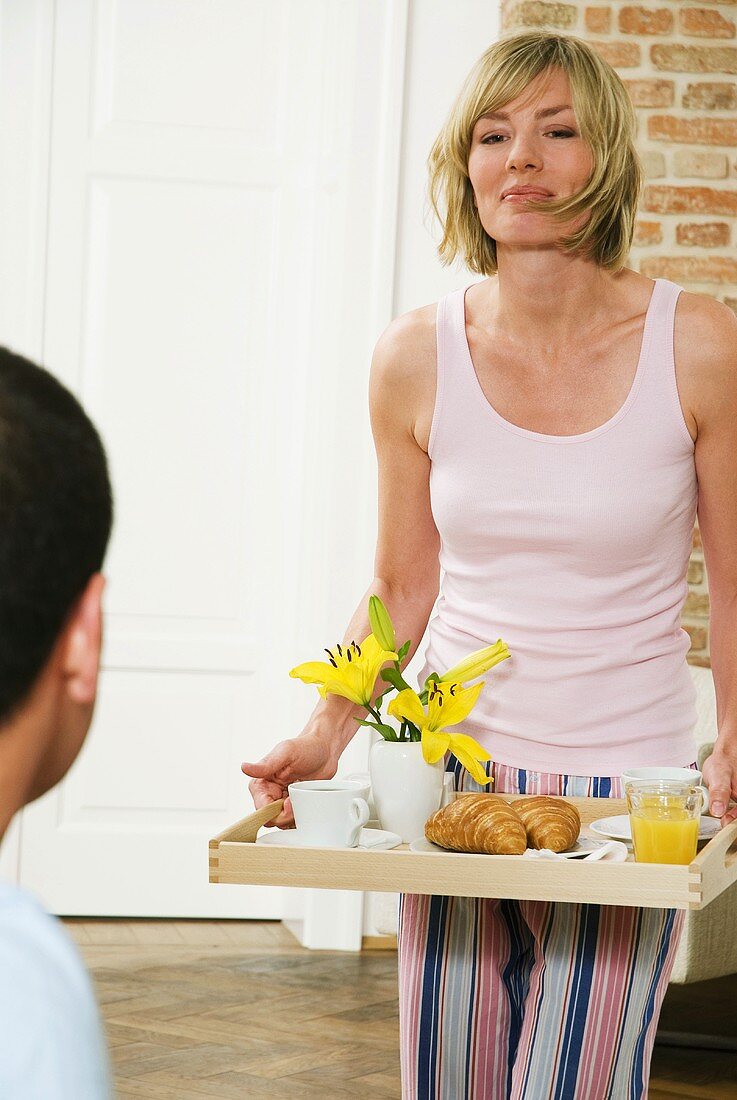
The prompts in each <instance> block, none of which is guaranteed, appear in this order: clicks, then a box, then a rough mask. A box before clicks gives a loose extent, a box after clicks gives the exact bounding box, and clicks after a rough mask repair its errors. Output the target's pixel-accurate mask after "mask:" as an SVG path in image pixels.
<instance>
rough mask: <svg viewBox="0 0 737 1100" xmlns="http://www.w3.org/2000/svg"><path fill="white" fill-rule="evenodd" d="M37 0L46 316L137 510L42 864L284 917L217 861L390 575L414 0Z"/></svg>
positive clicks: (73, 894)
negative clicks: (247, 772) (377, 526)
mask: <svg viewBox="0 0 737 1100" xmlns="http://www.w3.org/2000/svg"><path fill="white" fill-rule="evenodd" d="M29 8H30V6H29ZM34 10H35V11H41V19H42V22H43V19H44V18H46V19H47V22H48V33H49V34H50V36H51V49H50V51H49V52H50V53H52V54H53V70H51V69H47V70H43V72H44V73H45V74H46V77H47V78H48V79H49V81H51V79H52V78H51V76H50V75H49V74H50V72H51V71H53V84H52V85H51V86H50V87H49V93H50V96H51V99H50V103H51V111H50V120H49V123H48V131H49V138H50V141H49V146H48V148H49V150H50V152H49V160H48V196H47V197H48V207H47V209H48V215H47V217H48V224H47V234H46V239H45V259H46V265H45V282H44V288H43V294H42V297H41V301H42V309H41V310H40V316H39V324H40V325H41V329H42V331H41V332H39V333H36V331H35V330H34V339H36V337H38V341H37V343H38V347H39V348H40V354H41V355H42V357H43V360H44V362H45V363H46V365H47V366H48V367H49V369H51V370H53V371H54V372H55V373H57V374H58V375H59V376H60V377H61V378H62V380H63V381H64V382H65V383H66V384H67V385H69V386H70V387H71V388H72V389H74V390H75V391H76V392H77V393H79V395H80V396H81V398H82V400H83V401H84V403H85V405H86V406H87V408H88V409H89V411H90V413H91V415H92V416H93V418H94V420H95V421H96V423H97V424H98V425H99V427H100V429H101V432H102V435H103V438H104V441H105V443H106V446H107V448H108V453H109V455H110V459H111V469H112V476H113V483H114V486H115V495H116V521H115V531H114V537H113V541H112V545H111V549H110V553H109V557H108V561H107V567H106V573H107V575H108V577H109V588H108V591H107V596H106V613H107V615H106V622H107V634H106V642H105V651H104V662H103V673H102V677H101V689H100V698H99V704H98V710H97V713H96V717H95V720H94V724H93V728H92V730H91V733H90V736H89V738H88V742H87V745H86V747H85V749H84V750H83V753H82V755H81V756H80V759H79V761H78V763H77V765H75V767H74V769H73V770H72V772H71V773H70V775H69V777H68V778H67V780H66V781H65V782H64V783H63V784H62V786H61V788H59V789H58V790H57V791H55V792H52V793H50V794H49V795H47V796H46V797H45V798H44V799H42V800H40V801H39V802H38V803H36V804H34V805H33V806H31V807H29V808H28V809H27V810H26V811H24V814H23V818H22V823H21V840H20V859H19V866H20V880H21V882H22V883H23V884H24V885H26V886H28V887H30V888H32V889H34V890H35V891H37V892H38V893H39V894H40V895H41V896H42V897H43V899H44V900H45V901H46V903H47V905H48V906H49V907H50V908H51V909H52V910H53V911H55V912H57V913H67V914H71V913H86V914H100V915H104V914H115V915H152V916H167V915H170V916H174V915H178V916H229V915H230V916H234V915H239V916H248V917H280V916H283V915H285V914H287V915H288V913H289V911H290V910H289V905H290V903H289V898H288V897H285V891H281V890H269V889H265V888H261V887H254V888H252V889H248V888H244V887H226V886H217V887H215V886H209V885H208V884H207V840H208V838H209V837H210V836H211V835H214V834H215V833H216V832H219V831H220V830H221V829H223V828H224V827H225V826H226V825H228V824H230V823H232V822H234V821H236V820H238V819H239V818H240V817H243V816H244V815H245V814H246V813H248V812H250V810H251V802H250V797H249V795H248V791H247V781H246V779H245V777H244V776H242V775H241V772H240V762H241V760H243V759H248V758H249V757H250V758H258V757H259V756H261V755H262V754H263V752H264V751H265V750H266V749H267V748H268V747H269V746H270V745H271V744H273V743H274V742H275V741H277V740H279V739H281V738H282V737H286V736H290V735H291V734H293V733H295V732H297V730H298V729H299V728H300V727H301V725H302V724H303V722H304V720H305V718H306V716H307V714H308V713H309V711H310V710H311V709H312V706H313V705H314V698H313V695H312V693H311V692H309V690H308V689H307V688H306V687H305V686H304V685H301V684H296V683H295V682H294V681H291V680H289V679H288V677H287V672H288V669H289V668H290V667H291V666H292V665H294V664H296V663H297V662H299V661H301V660H305V659H308V658H310V657H311V656H313V655H316V654H318V653H319V652H321V650H322V647H323V646H324V645H325V644H328V642H329V641H330V640H332V639H334V638H335V637H340V635H341V633H342V630H343V627H344V624H345V622H346V621H347V619H348V616H349V614H350V612H351V611H352V609H353V606H354V605H355V602H356V600H357V598H358V596H359V595H360V592H361V591H362V590H363V588H362V586H363V585H365V578H366V577H369V576H370V575H371V574H370V569H371V561H372V555H373V546H372V539H371V537H370V535H371V529H372V523H373V510H374V503H373V472H372V465H373V461H372V453H371V443H370V434H369V429H368V418H367V413H366V385H367V372H368V363H369V359H370V354H371V349H372V346H373V343H374V342H375V340H376V337H377V335H378V333H379V332H380V331H381V329H382V327H383V326H384V325H385V324H386V323H387V322H388V320H389V318H390V316H391V306H392V285H393V257H394V236H393V234H394V224H395V217H394V215H395V204H396V192H397V179H398V172H397V154H398V148H399V143H398V132H399V125H400V120H401V106H402V104H401V94H400V93H401V86H402V83H401V73H402V64H403V53H402V44H403V40H402V33H403V24H402V21H403V19H404V17H405V14H406V9H405V5H403V4H393V3H391V2H390V0H386V2H385V3H378V2H374V0H349V2H346V0H307V2H305V0H186V2H185V0H118V2H114V0H97V2H96V3H94V2H93V0H60V2H58V3H57V4H56V5H55V9H54V6H53V5H50V4H45V5H41V7H39V5H38V4H36V5H34ZM40 79H41V80H43V79H44V77H43V74H42V76H41V78H40ZM375 242H376V243H375ZM287 306H288V309H287V308H286V307H287ZM31 313H32V311H31ZM0 335H2V334H0ZM19 350H25V349H24V348H22V347H21V348H19ZM30 350H31V351H33V350H35V349H33V348H31V349H30ZM326 639H327V641H326ZM365 746H366V740H364V739H363V734H361V735H359V737H358V738H357V739H356V741H355V743H354V745H353V746H351V750H350V754H349V756H350V759H349V761H348V763H349V766H350V767H357V766H361V765H362V764H363V762H364V755H365Z"/></svg>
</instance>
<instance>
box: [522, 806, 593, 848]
mask: <svg viewBox="0 0 737 1100" xmlns="http://www.w3.org/2000/svg"><path fill="white" fill-rule="evenodd" d="M513 806H514V809H515V810H516V811H517V813H518V814H519V816H520V818H521V819H522V822H523V824H524V826H525V829H526V830H527V843H528V845H529V846H530V848H549V849H550V850H551V851H552V852H565V851H566V850H567V849H568V848H571V847H573V845H574V844H575V843H576V841H577V840H578V834H579V833H580V832H581V818H580V816H579V813H578V810H577V809H576V807H575V806H573V805H571V803H570V802H566V801H565V799H563V798H550V797H548V796H547V795H536V796H533V797H530V798H515V800H514V803H513Z"/></svg>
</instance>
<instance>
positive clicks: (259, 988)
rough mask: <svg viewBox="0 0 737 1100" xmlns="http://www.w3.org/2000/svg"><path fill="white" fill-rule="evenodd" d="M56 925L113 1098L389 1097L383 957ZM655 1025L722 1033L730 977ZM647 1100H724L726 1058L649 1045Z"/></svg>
mask: <svg viewBox="0 0 737 1100" xmlns="http://www.w3.org/2000/svg"><path fill="white" fill-rule="evenodd" d="M65 923H66V924H67V927H68V928H69V930H70V932H71V933H72V935H73V936H74V937H75V939H76V940H77V942H78V943H79V945H80V948H81V951H82V954H83V956H84V958H85V961H86V962H87V965H88V967H89V969H90V971H91V973H92V977H93V979H94V982H95V986H96V989H97V995H98V999H99V1001H100V1005H101V1008H102V1013H103V1017H104V1021H105V1027H106V1030H107V1036H108V1042H109V1044H110V1048H111V1056H112V1061H113V1069H114V1074H115V1083H116V1095H117V1097H119V1098H128V1097H138V1098H144V1100H208V1098H212V1100H215V1098H217V1100H261V1098H264V1100H298V1098H300V1097H315V1098H318V1097H319V1098H320V1100H333V1098H334V1097H335V1098H336V1100H337V1098H341V1097H351V1100H384V1098H390V1100H400V1097H401V1090H400V1085H399V1055H398V1040H399V1028H398V1017H397V976H396V953H395V952H393V951H364V952H362V953H361V954H360V955H354V954H347V953H343V952H327V951H321V952H313V951H306V950H305V949H304V948H302V947H300V945H299V944H298V943H297V942H296V941H295V940H294V939H293V937H292V936H291V934H290V933H289V932H288V931H287V930H286V929H285V928H284V927H283V926H282V925H281V924H278V923H275V922H265V921H247V922H240V921H163V920H159V921H154V920H142V921H126V920H82V919H70V920H67V921H66V922H65ZM661 1028H662V1029H664V1030H667V1031H699V1032H701V1033H703V1034H718V1035H723V1036H730V1037H736V1036H737V978H728V979H721V980H719V981H714V982H704V983H703V984H700V985H691V986H671V987H670V989H669V991H668V994H667V997H666V1001H665V1005H664V1008H663V1013H662V1016H661ZM649 1097H650V1100H683V1098H689V1097H690V1098H693V1100H737V1054H735V1053H729V1052H723V1051H687V1050H681V1049H675V1048H669V1047H660V1046H656V1048H655V1053H654V1056H653V1063H652V1076H651V1083H650V1091H649ZM444 1100H461V1098H455V1097H454V1098H450V1097H448V1098H444Z"/></svg>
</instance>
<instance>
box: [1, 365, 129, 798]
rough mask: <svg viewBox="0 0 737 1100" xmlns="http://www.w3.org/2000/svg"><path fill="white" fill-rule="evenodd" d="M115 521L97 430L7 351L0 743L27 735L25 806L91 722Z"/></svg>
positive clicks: (58, 770)
mask: <svg viewBox="0 0 737 1100" xmlns="http://www.w3.org/2000/svg"><path fill="white" fill-rule="evenodd" d="M111 524H112V495H111V489H110V480H109V477H108V470H107V463H106V460H105V452H104V450H103V447H102V443H101V442H100V438H99V436H98V434H97V431H96V430H95V427H94V426H93V424H92V423H91V421H90V420H89V418H88V416H87V415H86V413H85V412H84V410H83V409H82V407H81V405H80V404H79V402H78V401H77V400H76V398H74V397H73V396H72V394H71V393H69V391H68V390H66V389H65V388H64V386H62V385H61V383H60V382H58V381H57V380H56V379H55V378H54V377H53V376H52V375H51V374H49V373H48V372H47V371H45V370H43V369H42V368H41V367H38V366H36V365H35V364H33V363H31V362H29V360H27V359H24V358H23V357H22V356H20V355H15V354H13V353H12V352H10V351H8V350H7V349H5V348H0V750H2V746H3V743H4V741H5V740H12V739H13V738H14V737H15V739H16V741H17V743H18V748H19V749H21V748H22V743H21V740H20V737H21V735H22V737H23V738H26V739H27V760H28V765H29V767H28V774H27V775H26V776H25V780H26V782H27V786H26V790H25V793H24V797H23V801H30V800H31V799H32V798H36V797H38V795H40V794H42V793H43V792H44V791H45V790H48V788H49V787H51V786H53V784H54V783H56V782H58V780H59V779H61V778H62V776H63V775H64V774H65V772H66V771H67V769H68V768H69V766H70V764H71V763H72V761H73V760H74V758H75V757H76V755H77V753H78V752H79V749H80V747H81V745H82V742H83V741H84V737H85V734H86V732H87V729H88V727H89V723H90V720H91V718H92V711H93V708H94V701H95V694H96V687H97V670H98V664H99V654H100V644H101V596H102V589H103V583H104V582H103V579H102V577H101V576H100V572H99V571H100V568H101V566H102V562H103V558H104V556H105V549H106V547H107V543H108V538H109V535H110V528H111ZM41 726H42V727H44V736H43V737H40V736H39V737H37V736H36V733H37V732H38V730H37V727H41ZM31 731H32V732H31ZM42 742H43V743H42Z"/></svg>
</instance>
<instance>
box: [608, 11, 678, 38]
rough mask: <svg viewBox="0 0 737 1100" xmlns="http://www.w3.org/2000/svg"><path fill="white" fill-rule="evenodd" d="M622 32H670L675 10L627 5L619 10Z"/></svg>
mask: <svg viewBox="0 0 737 1100" xmlns="http://www.w3.org/2000/svg"><path fill="white" fill-rule="evenodd" d="M619 30H620V33H621V34H670V32H671V31H672V30H673V12H671V11H669V10H668V8H639V7H626V8H622V9H621V10H620V12H619Z"/></svg>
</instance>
